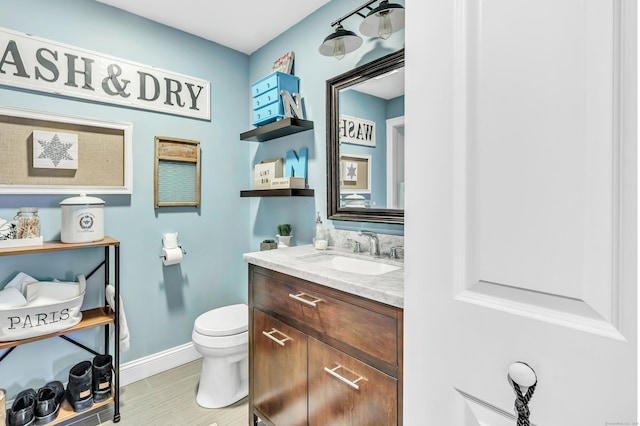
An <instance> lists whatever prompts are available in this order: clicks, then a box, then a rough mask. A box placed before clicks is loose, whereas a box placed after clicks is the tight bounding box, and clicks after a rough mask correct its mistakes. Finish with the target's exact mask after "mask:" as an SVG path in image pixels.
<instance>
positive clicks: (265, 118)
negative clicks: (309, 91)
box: [251, 71, 300, 127]
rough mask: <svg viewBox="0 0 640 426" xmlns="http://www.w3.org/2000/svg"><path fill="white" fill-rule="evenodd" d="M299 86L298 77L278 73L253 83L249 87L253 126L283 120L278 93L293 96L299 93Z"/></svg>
mask: <svg viewBox="0 0 640 426" xmlns="http://www.w3.org/2000/svg"><path fill="white" fill-rule="evenodd" d="M299 85H300V79H299V78H298V77H296V76H295V75H291V74H286V73H283V72H280V71H276V72H274V73H271V74H269V75H268V76H266V77H264V78H262V79H260V80H258V81H256V82H255V83H253V84H252V85H251V96H252V98H253V100H252V106H253V125H254V126H256V127H257V126H260V125H262V124H267V123H271V122H273V121H276V120H280V119H282V118H284V108H283V106H282V97H281V96H280V91H281V90H286V91H287V92H289V93H291V95H293V94H294V93H299Z"/></svg>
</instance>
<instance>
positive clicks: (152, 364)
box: [120, 342, 202, 387]
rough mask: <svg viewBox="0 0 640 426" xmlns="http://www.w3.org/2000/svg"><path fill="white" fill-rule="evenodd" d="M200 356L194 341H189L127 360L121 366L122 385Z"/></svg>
mask: <svg viewBox="0 0 640 426" xmlns="http://www.w3.org/2000/svg"><path fill="white" fill-rule="evenodd" d="M198 358H202V355H200V353H198V351H196V350H195V348H194V347H193V343H192V342H189V343H185V344H184V345H180V346H176V347H174V348H170V349H167V350H166V351H162V352H158V353H155V354H152V355H149V356H145V357H143V358H138V359H136V360H133V361H129V362H126V363H124V364H122V365H121V366H120V387H122V386H126V385H128V384H130V383H133V382H137V381H138V380H143V379H146V378H147V377H150V376H153V375H154V374H158V373H162V372H163V371H167V370H170V369H172V368H175V367H179V366H181V365H183V364H186V363H189V362H191V361H195V360H196V359H198Z"/></svg>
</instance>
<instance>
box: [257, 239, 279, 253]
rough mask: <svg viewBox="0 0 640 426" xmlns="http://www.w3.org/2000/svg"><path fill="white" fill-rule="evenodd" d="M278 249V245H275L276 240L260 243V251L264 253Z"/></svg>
mask: <svg viewBox="0 0 640 426" xmlns="http://www.w3.org/2000/svg"><path fill="white" fill-rule="evenodd" d="M276 248H278V243H276V240H271V239H268V240H264V241H262V242H261V243H260V251H264V250H273V249H276Z"/></svg>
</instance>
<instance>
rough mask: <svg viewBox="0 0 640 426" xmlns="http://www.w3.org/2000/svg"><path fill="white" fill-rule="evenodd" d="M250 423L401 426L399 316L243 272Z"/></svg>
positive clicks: (287, 279)
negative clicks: (247, 316)
mask: <svg viewBox="0 0 640 426" xmlns="http://www.w3.org/2000/svg"><path fill="white" fill-rule="evenodd" d="M249 307H250V319H249V329H250V330H249V370H250V371H249V405H250V413H251V414H252V416H251V417H252V419H251V421H252V422H253V423H252V424H254V425H257V424H258V418H259V419H260V420H262V422H263V423H264V424H267V425H270V426H288V425H292V426H297V425H311V426H326V425H332V426H334V425H337V426H339V425H345V426H347V425H351V426H366V425H375V426H386V425H401V424H402V309H400V308H395V307H392V306H389V305H385V304H382V303H379V302H375V301H372V300H369V299H365V298H362V297H359V296H355V295H351V294H348V293H344V292H341V291H338V290H334V289H331V288H328V287H325V286H322V285H319V284H315V283H312V282H309V281H306V280H302V279H299V278H296V277H292V276H290V275H286V274H282V273H279V272H275V271H272V270H269V269H266V268H262V267H259V266H256V265H249Z"/></svg>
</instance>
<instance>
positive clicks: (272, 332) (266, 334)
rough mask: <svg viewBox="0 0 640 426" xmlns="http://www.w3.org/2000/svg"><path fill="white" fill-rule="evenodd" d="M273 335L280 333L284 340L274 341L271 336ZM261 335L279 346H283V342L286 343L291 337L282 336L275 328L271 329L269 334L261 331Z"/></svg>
mask: <svg viewBox="0 0 640 426" xmlns="http://www.w3.org/2000/svg"><path fill="white" fill-rule="evenodd" d="M274 333H280V334H282V335H283V336H284V339H282V340H280V339H276V338H275V337H273V336H272V334H274ZM262 334H264V335H265V336H267V337H268V338H269V339H271V340H273V341H274V342H276V343H277V344H279V345H280V346H284V342H286V341H287V340H292V339H291V337H289V336H287V335H286V334H284V333H283V332H281V331H278V330H276V329H275V328H272V329H271V331H270V332H268V333H267V332H266V331H263V332H262Z"/></svg>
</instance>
